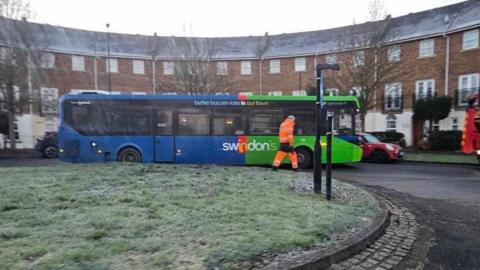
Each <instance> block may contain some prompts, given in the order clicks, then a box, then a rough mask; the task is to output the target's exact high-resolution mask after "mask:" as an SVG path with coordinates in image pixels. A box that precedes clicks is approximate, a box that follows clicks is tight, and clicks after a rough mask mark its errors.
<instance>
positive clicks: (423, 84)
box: [415, 79, 435, 100]
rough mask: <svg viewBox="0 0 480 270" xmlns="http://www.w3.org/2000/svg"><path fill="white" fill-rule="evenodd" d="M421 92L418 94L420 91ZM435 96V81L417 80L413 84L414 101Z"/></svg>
mask: <svg viewBox="0 0 480 270" xmlns="http://www.w3.org/2000/svg"><path fill="white" fill-rule="evenodd" d="M429 84H430V88H431V92H430V93H428V85H429ZM421 90H422V92H424V93H421V94H420V91H421ZM434 96H435V79H429V80H418V81H416V83H415V97H416V98H415V99H416V100H420V99H425V98H432V97H434Z"/></svg>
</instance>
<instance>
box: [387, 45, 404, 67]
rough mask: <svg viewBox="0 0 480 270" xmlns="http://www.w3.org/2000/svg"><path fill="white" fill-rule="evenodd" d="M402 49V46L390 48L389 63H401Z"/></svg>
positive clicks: (388, 52) (388, 51) (388, 53)
mask: <svg viewBox="0 0 480 270" xmlns="http://www.w3.org/2000/svg"><path fill="white" fill-rule="evenodd" d="M401 53H402V49H401V47H400V45H392V46H390V47H388V50H387V58H388V62H389V63H398V62H400V57H401Z"/></svg>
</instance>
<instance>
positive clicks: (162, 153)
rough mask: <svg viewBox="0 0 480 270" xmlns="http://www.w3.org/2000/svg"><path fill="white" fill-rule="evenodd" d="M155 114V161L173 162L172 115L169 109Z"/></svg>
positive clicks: (157, 111)
mask: <svg viewBox="0 0 480 270" xmlns="http://www.w3.org/2000/svg"><path fill="white" fill-rule="evenodd" d="M154 114H155V118H154V119H155V125H154V127H155V129H156V130H155V138H154V144H155V161H156V162H174V161H175V155H174V149H175V138H174V137H173V125H172V119H173V114H172V110H171V109H159V110H155V111H154Z"/></svg>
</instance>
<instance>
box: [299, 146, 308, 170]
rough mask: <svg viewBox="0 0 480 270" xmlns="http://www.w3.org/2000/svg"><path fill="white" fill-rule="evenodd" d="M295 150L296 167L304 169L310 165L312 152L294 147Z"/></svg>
mask: <svg viewBox="0 0 480 270" xmlns="http://www.w3.org/2000/svg"><path fill="white" fill-rule="evenodd" d="M295 152H297V160H298V167H299V168H300V169H302V170H303V169H305V168H308V167H310V165H311V163H312V154H311V153H310V151H308V150H307V149H305V148H298V149H295Z"/></svg>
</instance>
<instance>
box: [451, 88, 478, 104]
mask: <svg viewBox="0 0 480 270" xmlns="http://www.w3.org/2000/svg"><path fill="white" fill-rule="evenodd" d="M477 93H478V94H480V87H475V88H461V89H457V90H455V107H456V108H465V107H467V105H468V97H470V96H472V95H474V94H477ZM476 104H478V100H477V103H476Z"/></svg>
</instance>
